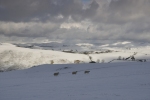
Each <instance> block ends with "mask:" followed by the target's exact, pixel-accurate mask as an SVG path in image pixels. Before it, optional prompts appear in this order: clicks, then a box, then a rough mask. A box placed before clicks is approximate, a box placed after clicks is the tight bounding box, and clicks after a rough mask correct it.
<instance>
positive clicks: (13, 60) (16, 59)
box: [0, 41, 150, 71]
mask: <svg viewBox="0 0 150 100" xmlns="http://www.w3.org/2000/svg"><path fill="white" fill-rule="evenodd" d="M62 43H63V42H62ZM120 43H123V44H127V45H126V46H128V44H130V45H132V43H129V42H127V41H124V42H120ZM26 45H33V44H30V43H27V44H23V46H25V47H18V46H16V45H13V44H10V43H1V45H0V71H10V70H15V69H27V68H31V67H33V66H38V65H42V64H51V61H54V64H71V63H74V61H75V60H80V61H81V62H82V63H88V62H90V59H89V56H91V57H92V60H93V61H96V62H97V61H99V62H100V63H101V62H104V63H108V62H111V63H113V62H119V63H120V62H131V61H118V60H114V59H118V57H119V56H121V58H122V59H123V58H127V57H130V56H131V55H134V53H136V55H134V56H135V58H136V59H146V60H147V61H150V53H149V51H150V46H149V44H146V43H142V44H140V45H139V44H136V45H137V46H136V47H132V48H130V49H126V47H123V46H122V47H117V46H116V47H111V45H109V44H107V46H108V47H105V46H106V45H105V44H104V45H105V46H104V45H103V46H102V45H94V44H91V43H86V42H85V43H75V45H76V46H75V45H73V46H75V47H73V46H72V45H71V46H70V47H67V48H68V49H66V48H63V45H66V44H61V43H55V42H50V44H49V43H46V44H43V43H41V44H35V43H34V45H35V46H34V49H33V48H32V49H31V48H26ZM42 45H45V46H51V45H52V46H53V47H54V46H55V48H56V49H58V48H63V49H62V50H63V51H66V50H68V51H70V50H73V49H74V50H73V52H74V51H75V52H74V53H66V52H62V51H56V50H43V49H38V47H36V46H39V48H41V47H40V46H42ZM77 45H78V47H77ZM134 45H135V44H134ZM67 46H68V44H67ZM35 47H36V48H35ZM76 47H77V48H78V49H79V50H78V51H77V50H75V48H76ZM79 47H80V48H79ZM72 48H73V49H72ZM81 51H82V53H81ZM84 51H88V52H90V54H88V55H86V54H83V52H84Z"/></svg>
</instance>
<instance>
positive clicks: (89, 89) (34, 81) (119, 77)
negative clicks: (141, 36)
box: [0, 62, 150, 100]
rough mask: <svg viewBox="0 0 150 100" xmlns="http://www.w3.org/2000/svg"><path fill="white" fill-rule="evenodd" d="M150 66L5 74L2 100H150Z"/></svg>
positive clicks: (0, 80) (0, 83)
mask: <svg viewBox="0 0 150 100" xmlns="http://www.w3.org/2000/svg"><path fill="white" fill-rule="evenodd" d="M149 65H150V63H149V62H145V63H140V62H133V63H129V62H128V63H127V62H125V63H107V64H106V63H104V64H102V63H101V64H55V65H40V66H37V67H32V68H29V69H26V70H15V71H9V72H1V73H0V100H49V99H50V100H150V95H149V93H150V80H149V77H150V66H149ZM85 70H89V71H90V73H89V74H84V71H85ZM73 71H78V72H77V74H76V75H72V72H73ZM55 72H59V73H60V74H59V75H58V76H53V73H55Z"/></svg>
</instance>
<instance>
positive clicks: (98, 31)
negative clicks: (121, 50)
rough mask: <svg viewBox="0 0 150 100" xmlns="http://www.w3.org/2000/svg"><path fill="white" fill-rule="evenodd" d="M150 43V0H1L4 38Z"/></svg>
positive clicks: (0, 21) (0, 25)
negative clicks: (108, 40) (107, 40)
mask: <svg viewBox="0 0 150 100" xmlns="http://www.w3.org/2000/svg"><path fill="white" fill-rule="evenodd" d="M42 39H50V40H51V39H81V40H84V39H94V40H96V39H97V40H100V39H110V40H133V41H148V42H150V0H0V41H1V42H3V41H4V42H6V41H32V40H42Z"/></svg>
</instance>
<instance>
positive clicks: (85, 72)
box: [54, 70, 90, 76]
mask: <svg viewBox="0 0 150 100" xmlns="http://www.w3.org/2000/svg"><path fill="white" fill-rule="evenodd" d="M77 72H78V71H73V72H72V75H75V74H77ZM89 72H90V71H89V70H87V71H84V74H88V73H89ZM58 75H59V72H56V73H54V76H58Z"/></svg>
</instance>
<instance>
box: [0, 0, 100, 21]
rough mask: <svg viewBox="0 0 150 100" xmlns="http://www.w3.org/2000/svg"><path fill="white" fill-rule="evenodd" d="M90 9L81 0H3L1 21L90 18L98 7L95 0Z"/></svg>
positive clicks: (0, 12)
mask: <svg viewBox="0 0 150 100" xmlns="http://www.w3.org/2000/svg"><path fill="white" fill-rule="evenodd" d="M89 6H90V7H89V8H88V9H83V3H82V2H81V1H80V0H13V1H10V0H1V1H0V14H1V16H0V20H1V21H14V22H19V21H24V22H25V21H31V19H35V18H37V19H39V21H42V20H46V21H47V20H50V19H52V20H53V18H54V17H56V16H58V15H63V16H64V18H65V17H69V16H71V17H72V18H74V20H82V19H84V18H87V17H88V18H89V17H90V16H93V15H94V14H95V11H96V10H97V8H98V4H97V2H96V1H93V2H92V3H91V4H90V5H89Z"/></svg>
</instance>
